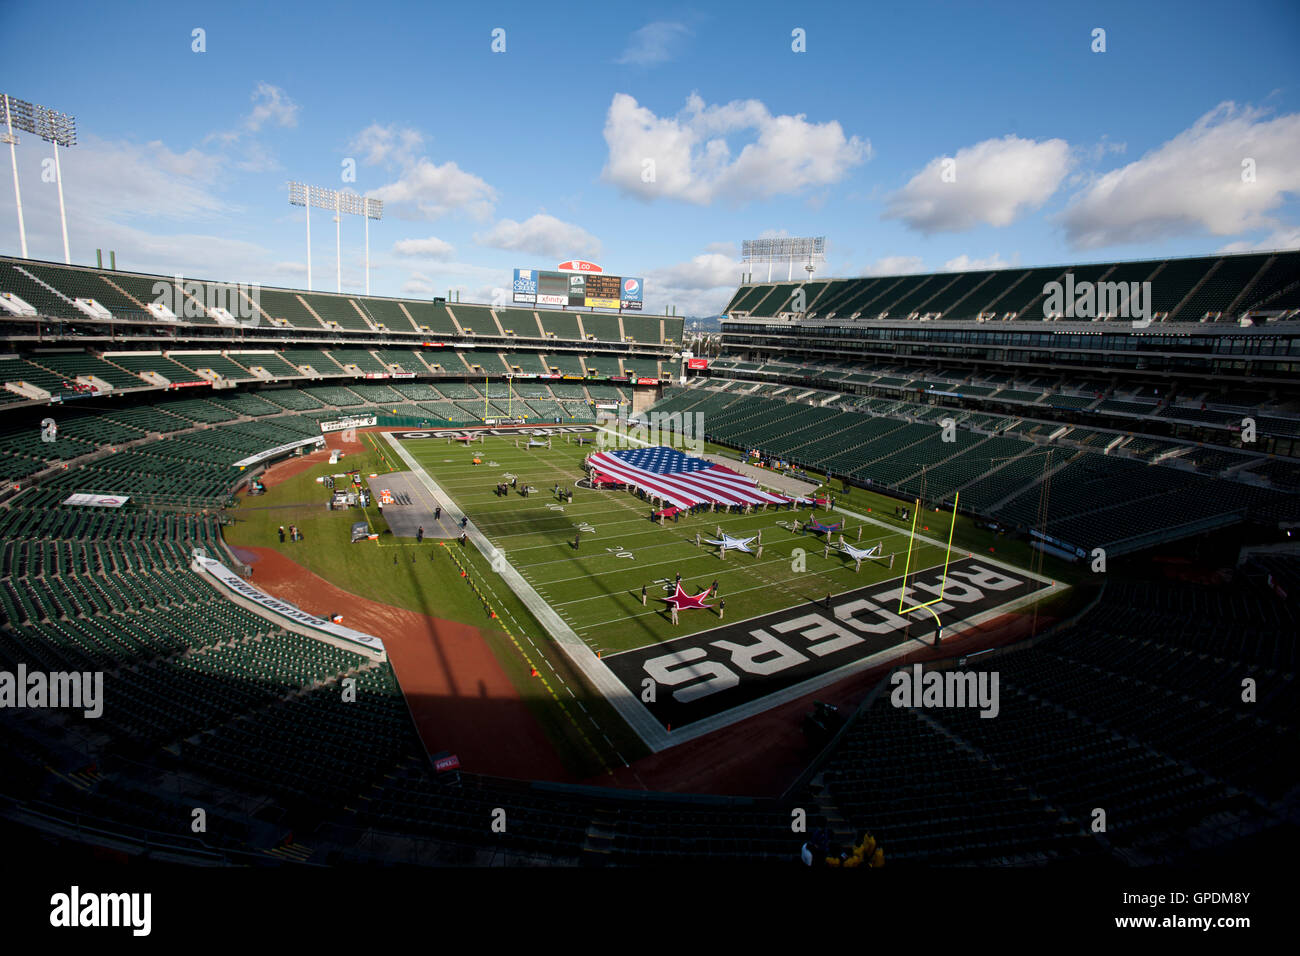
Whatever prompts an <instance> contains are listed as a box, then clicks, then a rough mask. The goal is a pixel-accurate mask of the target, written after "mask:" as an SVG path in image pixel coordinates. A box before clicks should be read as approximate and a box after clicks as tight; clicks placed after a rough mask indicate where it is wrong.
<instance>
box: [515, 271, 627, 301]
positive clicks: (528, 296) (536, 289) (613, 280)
mask: <svg viewBox="0 0 1300 956" xmlns="http://www.w3.org/2000/svg"><path fill="white" fill-rule="evenodd" d="M642 296H643V291H642V282H641V280H640V279H634V278H625V277H623V276H615V275H607V274H605V273H601V272H543V271H540V270H533V269H516V270H515V277H514V301H515V302H517V303H521V304H528V305H548V306H557V305H558V306H568V307H570V308H584V307H585V308H588V309H631V310H638V311H639V310H640V309H641V308H642Z"/></svg>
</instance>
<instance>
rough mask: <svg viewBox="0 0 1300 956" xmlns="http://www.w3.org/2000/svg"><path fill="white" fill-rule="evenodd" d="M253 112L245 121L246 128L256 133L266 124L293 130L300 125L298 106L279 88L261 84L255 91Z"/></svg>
mask: <svg viewBox="0 0 1300 956" xmlns="http://www.w3.org/2000/svg"><path fill="white" fill-rule="evenodd" d="M251 99H252V100H253V112H251V113H249V114H248V117H247V118H246V119H245V120H244V128H245V129H247V130H248V131H249V132H250V133H256V132H257V131H258V130H260V129H261V128H262V127H263V126H265V125H266V124H268V123H269V124H271V125H272V126H280V127H284V128H292V127H294V126H297V125H298V104H297V103H295V102H294V101H293V100H291V99H290V98H289V96H288V94H286V93H285V92H284V90H282V89H280V87H278V86H272V85H271V84H270V83H266V82H260V83H258V84H257V88H256V89H255V90H253V95H252V97H251Z"/></svg>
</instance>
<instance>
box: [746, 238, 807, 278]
mask: <svg viewBox="0 0 1300 956" xmlns="http://www.w3.org/2000/svg"><path fill="white" fill-rule="evenodd" d="M740 252H741V259H742V260H743V261H744V262H745V263H747V264H751V265H752V264H753V263H755V262H766V263H767V281H768V282H771V281H772V263H774V262H784V263H786V264H787V270H786V277H785V278H786V281H787V282H789V281H790V280H792V279H793V278H794V263H795V260H796V259H800V260H802V259H807V260H808V263H809V265H811V264H812V263H814V262H818V261H822V260H824V259H825V258H826V237H825V236H815V237H814V236H808V237H802V238H784V237H783V238H779V239H746V240H744V241H743V242H742V243H741V246H740ZM751 278H752V276H751Z"/></svg>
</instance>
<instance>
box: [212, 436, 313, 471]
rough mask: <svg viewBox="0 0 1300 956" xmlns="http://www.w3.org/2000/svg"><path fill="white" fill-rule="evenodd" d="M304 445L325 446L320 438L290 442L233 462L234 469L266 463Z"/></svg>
mask: <svg viewBox="0 0 1300 956" xmlns="http://www.w3.org/2000/svg"><path fill="white" fill-rule="evenodd" d="M304 445H319V446H321V447H322V448H323V447H324V446H325V439H324V438H323V437H321V436H319V435H318V436H317V437H315V438H303V439H300V440H299V441H291V442H289V444H287V445H277V446H276V447H274V448H268V449H267V450H266V451H259V452H258V453H257V454H256V455H249V456H248V457H247V458H241V459H240V460H239V461H237V462H235V464H234V465H233V467H235V468H247V467H248V466H249V465H256V464H257V463H258V462H259V461H266V460H267V459H268V458H274V457H275V456H276V455H283V454H284V453H285V452H289V451H293V450H294V449H295V448H301V447H303V446H304Z"/></svg>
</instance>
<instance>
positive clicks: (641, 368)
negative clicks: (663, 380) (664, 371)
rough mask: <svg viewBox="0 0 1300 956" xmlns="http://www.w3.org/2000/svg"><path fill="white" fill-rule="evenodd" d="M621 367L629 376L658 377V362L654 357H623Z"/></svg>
mask: <svg viewBox="0 0 1300 956" xmlns="http://www.w3.org/2000/svg"><path fill="white" fill-rule="evenodd" d="M623 368H624V370H625V371H626V372H627V374H628V376H629V377H631V378H653V379H655V380H658V378H659V362H658V360H656V359H642V358H626V357H625V358H624V359H623Z"/></svg>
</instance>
